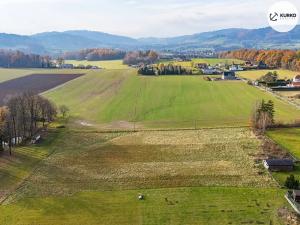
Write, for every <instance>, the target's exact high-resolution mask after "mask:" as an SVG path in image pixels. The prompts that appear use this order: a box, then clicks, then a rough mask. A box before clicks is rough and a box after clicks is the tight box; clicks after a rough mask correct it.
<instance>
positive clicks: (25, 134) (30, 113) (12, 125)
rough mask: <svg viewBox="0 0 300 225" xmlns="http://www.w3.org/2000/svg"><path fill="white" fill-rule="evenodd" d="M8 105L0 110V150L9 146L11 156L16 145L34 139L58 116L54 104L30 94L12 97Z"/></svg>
mask: <svg viewBox="0 0 300 225" xmlns="http://www.w3.org/2000/svg"><path fill="white" fill-rule="evenodd" d="M6 105H7V106H5V107H1V108H0V150H3V149H4V147H5V146H7V147H8V148H9V149H10V154H11V149H12V147H13V146H14V145H17V144H20V143H21V142H23V141H26V140H30V139H31V138H33V137H34V135H36V133H37V131H38V130H39V129H40V128H41V127H44V126H45V124H46V123H49V122H51V121H53V120H54V118H55V117H56V114H57V108H56V106H55V105H54V104H53V103H52V102H50V101H49V100H48V99H46V98H44V97H42V96H39V95H34V94H32V93H29V92H28V93H24V94H23V95H19V96H15V97H12V98H11V99H10V100H9V101H8V103H7V104H6Z"/></svg>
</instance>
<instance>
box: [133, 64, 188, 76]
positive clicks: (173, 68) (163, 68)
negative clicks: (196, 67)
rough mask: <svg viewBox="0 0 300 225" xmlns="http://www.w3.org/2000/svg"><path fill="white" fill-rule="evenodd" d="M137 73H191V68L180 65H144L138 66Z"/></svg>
mask: <svg viewBox="0 0 300 225" xmlns="http://www.w3.org/2000/svg"><path fill="white" fill-rule="evenodd" d="M138 74H141V75H191V74H192V70H190V69H187V68H184V67H182V66H181V65H173V64H171V63H169V64H168V65H164V64H159V65H156V66H155V65H152V66H150V65H145V66H142V67H140V68H139V70H138Z"/></svg>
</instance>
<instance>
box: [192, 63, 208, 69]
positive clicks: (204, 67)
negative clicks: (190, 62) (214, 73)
mask: <svg viewBox="0 0 300 225" xmlns="http://www.w3.org/2000/svg"><path fill="white" fill-rule="evenodd" d="M195 67H196V68H198V69H206V68H207V67H208V66H207V64H206V63H196V64H195Z"/></svg>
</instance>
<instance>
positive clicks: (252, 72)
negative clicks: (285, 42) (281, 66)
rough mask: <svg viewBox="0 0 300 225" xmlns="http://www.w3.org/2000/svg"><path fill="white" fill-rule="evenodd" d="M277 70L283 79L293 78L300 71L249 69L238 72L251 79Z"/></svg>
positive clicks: (241, 75)
mask: <svg viewBox="0 0 300 225" xmlns="http://www.w3.org/2000/svg"><path fill="white" fill-rule="evenodd" d="M274 71H276V72H277V73H278V75H279V78H281V79H292V78H294V76H296V75H297V74H299V72H296V71H291V70H249V71H241V72H238V73H237V75H239V76H240V77H244V78H247V79H249V80H257V79H258V78H260V77H262V76H263V75H265V74H266V73H268V72H274Z"/></svg>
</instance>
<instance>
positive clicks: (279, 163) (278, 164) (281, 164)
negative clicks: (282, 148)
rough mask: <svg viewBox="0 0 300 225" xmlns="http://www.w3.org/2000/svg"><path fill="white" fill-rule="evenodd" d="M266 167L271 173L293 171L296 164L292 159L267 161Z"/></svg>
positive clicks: (264, 162) (265, 161)
mask: <svg viewBox="0 0 300 225" xmlns="http://www.w3.org/2000/svg"><path fill="white" fill-rule="evenodd" d="M263 164H264V167H265V168H266V169H268V170H270V171H292V170H293V169H294V162H293V160H291V159H266V160H264V161H263Z"/></svg>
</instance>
